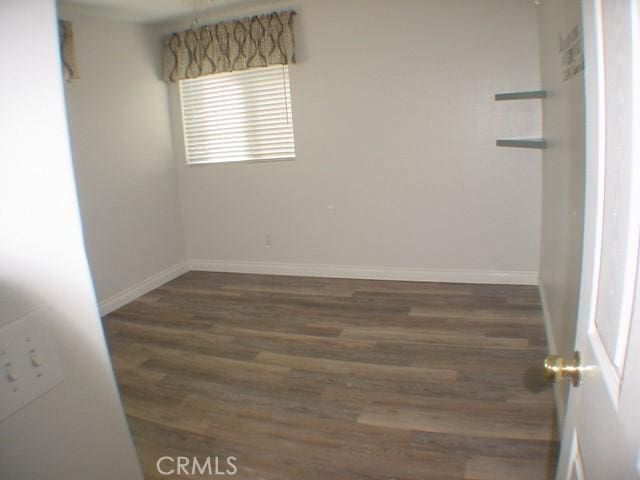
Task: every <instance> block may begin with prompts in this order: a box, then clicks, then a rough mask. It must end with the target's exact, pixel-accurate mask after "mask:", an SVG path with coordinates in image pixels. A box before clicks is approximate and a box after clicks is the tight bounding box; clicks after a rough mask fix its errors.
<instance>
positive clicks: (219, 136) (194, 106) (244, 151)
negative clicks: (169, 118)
mask: <svg viewBox="0 0 640 480" xmlns="http://www.w3.org/2000/svg"><path fill="white" fill-rule="evenodd" d="M180 99H181V102H182V120H183V125H184V137H185V149H186V155H187V162H188V163H191V164H197V163H220V162H242V161H252V160H253V161H261V160H278V159H288V158H295V144H294V139H293V121H292V116H291V96H290V93H289V69H288V67H287V66H286V65H278V66H274V67H267V68H257V69H251V70H243V71H240V72H232V73H222V74H217V75H209V76H204V77H199V78H195V79H185V80H180Z"/></svg>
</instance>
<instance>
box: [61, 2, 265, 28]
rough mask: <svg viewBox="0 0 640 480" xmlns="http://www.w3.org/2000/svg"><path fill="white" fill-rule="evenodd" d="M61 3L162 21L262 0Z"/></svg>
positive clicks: (110, 14)
mask: <svg viewBox="0 0 640 480" xmlns="http://www.w3.org/2000/svg"><path fill="white" fill-rule="evenodd" d="M58 3H59V4H60V5H61V6H63V7H65V6H67V7H73V8H74V9H76V10H77V11H79V12H80V13H84V14H87V15H93V16H98V17H105V18H111V19H113V20H122V21H128V22H140V23H158V22H164V21H167V20H173V19H178V18H183V17H186V16H193V15H194V5H195V10H196V11H197V12H198V14H199V15H200V16H204V14H205V13H211V12H216V11H220V10H224V9H226V8H228V7H231V6H237V5H256V4H260V3H269V2H268V1H265V2H261V1H260V0H59V2H58Z"/></svg>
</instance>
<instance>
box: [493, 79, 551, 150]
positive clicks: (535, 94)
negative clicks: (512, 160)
mask: <svg viewBox="0 0 640 480" xmlns="http://www.w3.org/2000/svg"><path fill="white" fill-rule="evenodd" d="M546 96H547V92H546V91H545V90H531V91H528V92H509V93H496V95H495V99H496V101H498V102H499V101H502V100H530V99H535V98H546ZM496 146H498V147H516V148H546V147H547V142H545V140H544V138H504V139H499V140H496Z"/></svg>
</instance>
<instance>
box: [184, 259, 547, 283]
mask: <svg viewBox="0 0 640 480" xmlns="http://www.w3.org/2000/svg"><path fill="white" fill-rule="evenodd" d="M189 267H190V269H191V270H198V271H204V272H232V273H262V274H269V275H293V276H308V277H329V278H359V279H367V280H407V281H416V282H449V283H497V284H511V285H537V283H538V272H528V271H494V270H434V269H422V268H399V267H365V266H358V265H319V264H301V263H276V262H242V261H228V260H190V261H189Z"/></svg>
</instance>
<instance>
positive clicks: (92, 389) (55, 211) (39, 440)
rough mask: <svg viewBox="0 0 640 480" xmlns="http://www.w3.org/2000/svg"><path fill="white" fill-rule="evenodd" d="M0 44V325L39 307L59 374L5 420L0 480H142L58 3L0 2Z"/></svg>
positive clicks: (40, 0) (34, 0) (0, 436)
mask: <svg viewBox="0 0 640 480" xmlns="http://www.w3.org/2000/svg"><path fill="white" fill-rule="evenodd" d="M25 32H28V38H26V39H25ZM19 39H25V41H20V40H19ZM0 44H2V45H5V46H7V45H10V48H2V49H0V65H3V75H1V76H0V105H2V107H1V108H0V125H1V128H0V159H1V160H0V225H1V228H2V234H0V326H4V325H6V324H8V323H11V322H13V321H15V320H17V319H18V318H20V317H21V316H22V315H24V314H25V313H26V312H28V311H30V310H32V309H33V308H40V309H41V311H42V312H43V314H44V318H45V319H46V320H47V321H48V324H49V327H50V330H51V332H52V336H53V340H54V341H55V342H56V343H57V344H58V346H59V352H60V357H61V362H62V366H63V370H64V382H63V383H62V384H60V385H58V386H57V387H55V388H54V389H53V390H51V391H50V392H49V393H48V394H46V395H44V396H43V397H41V398H39V399H38V400H36V401H34V402H33V403H31V404H30V405H28V406H27V407H25V408H23V409H22V410H20V411H18V412H17V413H15V414H14V415H13V416H11V417H9V418H7V419H5V420H3V421H0V439H1V440H0V478H2V479H7V480H9V479H10V480H35V479H38V480H39V479H60V480H62V479H65V480H66V479H69V480H71V479H78V480H80V479H92V480H113V479H116V478H120V479H128V480H129V479H131V480H136V479H142V474H141V472H140V468H139V466H138V463H137V459H136V456H135V452H134V449H133V445H132V442H131V439H130V437H129V434H128V431H127V426H126V423H125V419H124V415H123V413H122V408H121V406H120V402H119V399H118V393H117V390H116V386H115V382H114V379H113V374H112V372H111V366H110V364H109V359H108V356H107V349H106V345H105V341H104V336H103V333H102V328H101V324H100V319H99V317H98V314H97V308H96V303H95V298H94V292H93V288H92V285H91V279H90V276H89V269H88V266H87V260H86V256H85V252H84V248H83V239H82V230H81V225H80V217H79V213H78V202H77V197H76V191H75V184H74V178H73V169H72V164H71V155H70V150H69V136H68V130H67V123H66V117H65V110H64V98H63V87H62V78H61V74H60V72H61V68H60V61H59V53H58V33H57V30H56V12H55V7H54V3H53V0H30V1H28V2H24V1H22V0H2V2H0ZM5 385H6V382H5ZM3 388H5V387H3Z"/></svg>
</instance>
